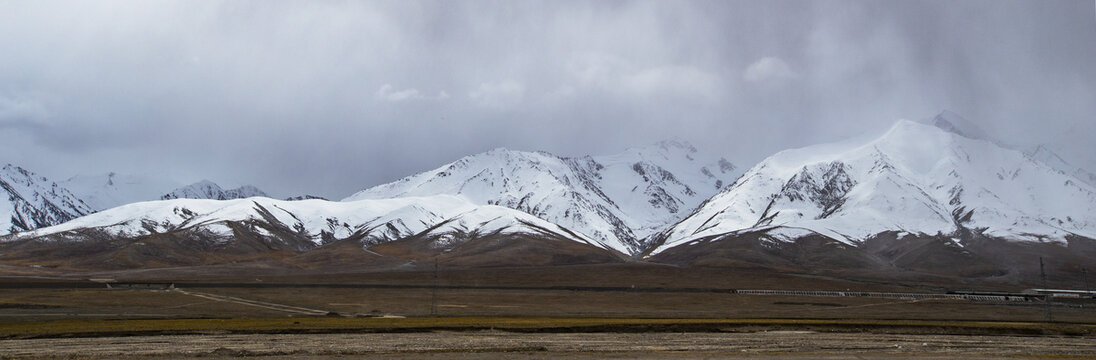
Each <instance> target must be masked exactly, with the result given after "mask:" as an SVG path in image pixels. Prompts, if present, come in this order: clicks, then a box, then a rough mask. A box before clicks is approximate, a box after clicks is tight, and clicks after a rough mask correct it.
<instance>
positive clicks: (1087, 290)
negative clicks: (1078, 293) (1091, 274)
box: [1081, 268, 1092, 308]
mask: <svg viewBox="0 0 1096 360" xmlns="http://www.w3.org/2000/svg"><path fill="white" fill-rule="evenodd" d="M1081 279H1084V281H1085V296H1084V297H1085V298H1087V299H1091V298H1092V288H1090V287H1088V269H1086V268H1081ZM1084 307H1085V305H1084V303H1081V308H1084Z"/></svg>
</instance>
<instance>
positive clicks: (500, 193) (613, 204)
mask: <svg viewBox="0 0 1096 360" xmlns="http://www.w3.org/2000/svg"><path fill="white" fill-rule="evenodd" d="M738 174H739V171H738V169H737V168H736V167H735V166H734V165H732V164H731V163H730V162H728V161H727V160H725V159H718V160H714V161H708V162H704V161H703V157H702V156H700V155H699V154H697V150H696V149H695V148H693V147H692V146H691V145H688V144H687V143H684V142H678V141H666V142H661V143H658V144H655V145H652V146H650V147H645V148H635V149H629V150H628V151H626V152H624V153H621V154H617V155H611V156H596V157H595V156H584V157H577V158H564V157H558V156H555V155H552V154H549V153H545V152H523V151H512V150H507V149H495V150H491V151H488V152H485V153H481V154H477V155H472V156H468V157H464V158H462V159H459V160H457V161H455V162H452V163H449V164H446V165H444V166H442V167H439V168H437V169H434V170H431V171H427V172H423V173H420V174H416V175H412V176H409V177H406V178H404V179H401V180H399V181H396V182H392V183H389V184H384V185H379V186H376V187H373V188H369V189H366V190H362V191H360V192H358V193H356V194H354V195H352V196H350V197H348V198H346V199H343V201H356V200H362V199H385V198H395V197H403V196H430V195H437V194H459V195H461V196H464V197H466V198H468V199H469V200H471V201H472V202H474V203H476V204H486V205H499V206H504V207H508V208H511V209H517V210H521V211H523V212H527V213H529V214H532V215H534V216H536V217H539V218H541V219H544V220H548V221H550V222H553V223H556V224H559V225H561V226H563V227H566V228H568V229H572V230H574V231H576V232H578V233H581V234H584V235H585V236H588V237H590V238H591V239H594V240H596V241H597V242H599V243H600V244H602V245H603V247H607V248H612V249H615V250H617V251H620V252H622V253H625V254H636V253H639V252H641V251H642V250H643V249H644V246H645V244H644V243H643V241H644V240H645V239H646V238H647V237H648V236H649V235H651V234H653V233H655V232H656V231H658V230H659V229H662V228H663V227H665V226H667V225H669V224H672V223H674V222H675V221H677V220H679V219H680V218H681V217H683V216H685V215H686V214H688V212H690V211H691V210H692V209H693V208H695V207H696V206H697V205H698V204H699V203H700V202H701V201H702V200H703V199H705V198H707V197H708V196H711V195H712V194H714V193H716V192H717V191H718V189H719V188H720V187H722V186H724V184H728V183H730V182H731V181H733V180H734V179H735V178H737V176H738Z"/></svg>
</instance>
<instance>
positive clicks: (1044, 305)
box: [1039, 256, 1054, 322]
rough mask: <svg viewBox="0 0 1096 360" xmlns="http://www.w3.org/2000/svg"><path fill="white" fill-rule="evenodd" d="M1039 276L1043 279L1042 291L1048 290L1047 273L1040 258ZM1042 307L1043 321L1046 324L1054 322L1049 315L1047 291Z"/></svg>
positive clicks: (1048, 293) (1048, 295) (1052, 317)
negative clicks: (1043, 309) (1043, 311)
mask: <svg viewBox="0 0 1096 360" xmlns="http://www.w3.org/2000/svg"><path fill="white" fill-rule="evenodd" d="M1039 276H1041V277H1042V278H1043V291H1047V290H1049V288H1047V271H1046V267H1045V266H1044V265H1043V257H1042V256H1040V257H1039ZM1043 307H1044V308H1045V309H1046V319H1045V320H1046V321H1047V322H1052V321H1054V316H1053V315H1051V313H1050V292H1049V291H1047V293H1046V295H1043Z"/></svg>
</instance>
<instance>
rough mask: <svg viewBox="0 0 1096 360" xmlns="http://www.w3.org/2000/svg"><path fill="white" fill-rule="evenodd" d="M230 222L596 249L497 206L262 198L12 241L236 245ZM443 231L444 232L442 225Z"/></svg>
mask: <svg viewBox="0 0 1096 360" xmlns="http://www.w3.org/2000/svg"><path fill="white" fill-rule="evenodd" d="M230 223H243V224H245V225H246V226H248V230H249V231H250V232H253V233H256V234H259V235H261V236H264V237H271V238H274V237H277V235H276V233H279V232H287V233H290V234H293V235H296V236H300V237H304V238H307V239H308V240H310V241H311V242H312V243H314V244H316V245H320V244H322V243H324V242H328V241H333V240H341V239H346V238H349V237H353V236H360V237H362V240H363V242H366V243H379V242H385V241H391V240H396V239H400V238H404V237H408V236H412V235H416V234H419V233H420V232H423V231H425V230H427V229H431V228H433V229H431V231H432V232H440V233H445V232H447V231H449V230H452V231H458V230H459V231H473V230H475V231H480V232H496V233H503V234H505V233H513V232H523V233H531V234H545V232H550V233H554V234H556V235H557V236H560V237H563V238H569V239H573V240H575V241H579V242H583V243H589V244H592V245H595V246H596V245H597V244H596V243H595V242H593V241H590V240H588V239H586V238H584V237H582V236H581V235H575V234H572V233H571V232H569V231H567V230H565V229H563V228H561V227H559V226H557V225H555V224H552V223H549V222H546V221H544V220H541V219H538V218H536V217H533V216H531V215H529V214H525V213H522V212H519V211H515V210H512V209H507V208H503V207H498V206H477V205H474V204H472V203H471V202H469V201H467V200H465V199H463V198H461V197H457V196H449V195H439V196H432V197H406V198H398V199H383V200H362V201H353V202H331V201H325V200H297V201H286V200H275V199H270V198H263V197H253V198H247V199H234V200H208V199H172V200H161V201H148V202H140V203H134V204H128V205H123V206H120V207H116V208H113V209H109V210H105V211H102V212H98V213H95V214H92V215H88V216H84V217H81V218H78V219H75V220H72V221H69V222H66V223H64V224H61V225H56V226H52V227H47V228H42V229H37V230H33V231H27V232H23V233H19V234H16V235H15V236H14V237H13V238H12V240H16V239H28V238H40V237H45V236H48V235H58V234H63V235H66V237H68V238H76V239H77V240H78V239H79V237H80V236H79V234H76V233H72V232H74V231H84V230H96V231H99V232H105V233H106V234H108V235H110V236H112V237H117V238H128V237H135V236H142V235H149V234H155V233H165V232H171V231H200V232H203V233H204V234H209V235H213V236H215V237H217V238H220V239H221V241H231V239H232V237H233V236H234V235H235V231H237V230H234V229H233V227H232V226H231V225H232V224H230ZM438 225H442V226H438Z"/></svg>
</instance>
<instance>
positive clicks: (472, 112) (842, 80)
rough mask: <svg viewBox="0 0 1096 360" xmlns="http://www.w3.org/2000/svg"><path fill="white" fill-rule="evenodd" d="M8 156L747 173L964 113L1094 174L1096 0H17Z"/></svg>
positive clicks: (1, 92)
mask: <svg viewBox="0 0 1096 360" xmlns="http://www.w3.org/2000/svg"><path fill="white" fill-rule="evenodd" d="M0 8H3V9H5V11H3V12H0V34H2V35H0V144H3V145H2V147H0V149H2V152H0V162H13V163H18V164H20V165H24V166H26V167H29V168H32V169H35V170H37V171H39V172H42V173H44V174H46V175H50V176H52V177H58V178H64V177H67V176H70V175H72V174H74V173H77V172H83V173H96V172H107V171H119V172H136V173H153V174H165V175H167V176H172V177H175V178H177V179H178V180H180V181H192V180H197V179H202V178H210V179H213V180H216V181H218V182H222V183H224V184H225V185H226V186H234V185H237V184H240V183H253V184H255V185H257V186H259V187H261V188H264V189H266V190H268V191H269V192H271V193H274V194H284V195H296V194H301V193H313V194H317V195H324V196H327V197H331V198H340V197H342V196H343V195H346V194H349V193H351V192H353V191H354V190H357V189H359V188H363V187H366V186H370V185H375V184H378V183H382V182H387V181H391V180H394V179H397V178H399V177H402V176H404V175H407V174H410V173H413V172H417V171H422V170H425V169H429V168H432V167H434V166H438V165H440V164H442V163H444V162H447V161H452V160H454V159H455V158H456V157H459V156H460V155H464V154H470V153H474V152H478V151H483V150H487V149H491V148H494V147H499V146H505V147H510V148H515V149H524V150H547V151H552V152H557V153H561V154H565V155H572V154H585V153H611V152H617V151H621V150H623V149H624V148H626V147H628V146H633V145H641V144H644V143H649V142H654V141H657V140H660V139H663V138H683V139H687V140H690V141H692V142H694V143H696V145H698V147H700V148H706V149H708V150H710V151H713V152H719V153H722V154H724V155H725V156H726V157H728V158H729V159H733V160H736V161H738V162H744V163H749V162H752V161H756V160H759V159H760V158H762V157H764V156H766V155H769V154H771V153H772V152H775V151H778V150H781V149H784V148H787V147H798V146H805V145H809V144H812V143H816V142H821V141H832V140H837V139H841V138H844V137H847V136H851V135H858V134H863V133H868V132H874V131H878V130H880V129H881V128H883V127H886V126H887V125H889V124H890V123H891V122H893V121H894V120H896V119H898V118H910V119H919V118H924V117H930V116H932V115H934V114H935V113H937V112H939V111H941V110H944V109H950V110H952V111H955V112H956V113H959V114H962V115H963V116H964V117H966V118H968V119H971V120H973V121H975V122H978V123H979V124H980V125H981V126H982V127H983V128H986V129H988V131H990V132H991V135H994V136H997V137H999V138H1001V139H1003V140H1005V141H1006V142H1010V143H1014V144H1020V145H1027V144H1035V143H1051V144H1052V145H1054V146H1056V147H1058V148H1059V149H1062V150H1063V153H1065V154H1064V155H1067V156H1070V157H1072V158H1074V159H1075V161H1078V162H1081V163H1083V164H1085V165H1086V166H1088V167H1096V155H1094V154H1096V151H1093V150H1094V148H1093V146H1092V145H1090V141H1091V140H1090V139H1089V137H1091V134H1094V133H1096V121H1094V120H1093V119H1096V100H1094V99H1096V67H1094V66H1092V64H1094V63H1096V19H1094V16H1093V14H1094V13H1096V11H1094V9H1093V3H1092V2H1091V1H1087V0H1086V1H1055V2H1044V1H1009V0H992V1H964V2H954V1H931V0H930V1H917V2H878V1H841V2H819V1H765V2H758V1H716V2H709V1H692V2H655V1H651V2H647V1H636V2H555V1H551V2H547V1H546V2H536V1H523V2H508V1H501V2H468V3H466V2H445V1H437V2H417V1H399V2H297V1H285V2H267V1H223V2H222V1H208V2H197V3H196V2H189V1H165V2H156V3H149V2H140V1H126V2H122V1H100V2H67V1H33V2H26V1H10V2H9V1H4V0H0Z"/></svg>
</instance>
